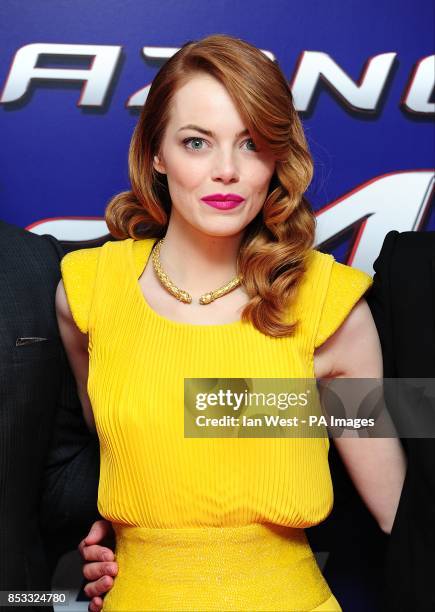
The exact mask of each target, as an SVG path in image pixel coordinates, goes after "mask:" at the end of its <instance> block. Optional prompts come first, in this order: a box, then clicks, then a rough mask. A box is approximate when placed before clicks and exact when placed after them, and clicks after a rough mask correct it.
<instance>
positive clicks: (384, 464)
mask: <svg viewBox="0 0 435 612" xmlns="http://www.w3.org/2000/svg"><path fill="white" fill-rule="evenodd" d="M314 364H315V373H316V377H317V378H329V377H331V378H367V379H370V378H373V379H381V378H382V376H383V372H382V352H381V346H380V342H379V337H378V333H377V331H376V326H375V324H374V321H373V318H372V315H371V312H370V309H369V307H368V305H367V302H366V301H365V300H364V299H361V300H359V302H358V303H357V304H356V306H355V307H354V308H353V309H352V311H351V312H350V314H349V316H348V317H347V318H346V320H345V321H344V323H343V324H342V325H341V326H340V328H339V329H338V330H337V331H336V332H335V333H334V334H333V335H332V336H331V337H330V338H328V340H326V342H324V344H322V346H320V347H319V348H318V349H317V351H316V353H315V356H314ZM361 386H362V387H363V386H364V385H361ZM354 399H358V398H354ZM361 399H363V397H361ZM383 418H387V419H388V418H389V417H388V415H384V417H383ZM334 442H335V445H336V447H337V449H338V451H339V453H340V455H341V458H342V460H343V463H344V464H345V466H346V468H347V470H348V472H349V474H350V477H351V478H352V480H353V482H354V484H355V487H356V489H357V490H358V492H359V494H360V495H361V497H362V499H363V500H364V502H365V503H366V505H367V507H368V508H369V510H370V511H371V513H372V514H373V516H374V517H375V518H376V520H377V522H378V524H379V526H380V528H381V529H382V530H383V531H384V532H385V533H390V532H391V528H392V526H393V522H394V517H395V515H396V510H397V506H398V504H399V499H400V494H401V491H402V486H403V481H404V478H405V472H406V460H405V454H404V452H403V449H402V446H401V444H400V441H399V439H398V438H358V439H355V438H349V437H346V438H335V439H334Z"/></svg>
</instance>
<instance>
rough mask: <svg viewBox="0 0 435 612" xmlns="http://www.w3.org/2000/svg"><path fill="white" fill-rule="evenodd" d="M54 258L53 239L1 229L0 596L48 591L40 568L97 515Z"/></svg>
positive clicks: (94, 460) (90, 440)
mask: <svg viewBox="0 0 435 612" xmlns="http://www.w3.org/2000/svg"><path fill="white" fill-rule="evenodd" d="M62 256H63V250H62V248H61V247H60V245H59V243H58V242H57V241H56V240H55V239H54V238H53V237H51V236H37V235H35V234H32V233H30V232H27V231H25V230H23V229H21V228H17V227H14V226H11V225H7V224H6V223H3V222H1V221H0V590H23V589H28V590H32V589H37V590H44V589H48V588H49V586H50V571H49V562H50V561H51V565H52V566H54V563H55V561H56V560H57V556H58V555H59V554H61V553H62V552H64V551H66V550H68V549H70V548H75V547H76V546H77V544H78V542H79V540H80V538H81V537H83V535H85V534H86V532H87V529H88V528H89V525H90V524H91V522H92V521H93V520H94V519H95V518H96V516H97V512H96V496H97V483H98V466H99V453H98V444H97V438H96V437H95V436H93V435H92V434H90V433H89V432H88V431H87V429H86V426H85V424H84V421H83V418H82V413H81V407H80V403H79V400H78V397H77V394H76V387H75V382H74V380H73V377H72V374H71V371H70V369H69V367H68V364H67V360H66V356H65V353H64V350H63V347H62V344H61V341H60V337H59V331H58V327H57V323H56V317H55V310H54V296H55V290H56V286H57V283H58V281H59V278H60V270H59V261H60V259H61V257H62ZM26 338H27V339H26ZM38 338H39V340H38ZM50 449H51V450H50ZM41 525H42V527H41ZM44 544H45V546H44ZM39 609H41V608H39Z"/></svg>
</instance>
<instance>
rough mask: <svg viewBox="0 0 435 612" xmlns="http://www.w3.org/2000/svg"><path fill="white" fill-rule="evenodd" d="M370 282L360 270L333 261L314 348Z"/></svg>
mask: <svg viewBox="0 0 435 612" xmlns="http://www.w3.org/2000/svg"><path fill="white" fill-rule="evenodd" d="M372 283H373V279H372V277H371V276H369V275H368V274H366V273H365V272H363V271H362V270H358V269H357V268H352V267H350V266H347V265H344V264H341V263H338V262H337V261H335V260H334V261H333V263H332V267H331V274H330V276H329V281H328V285H327V289H326V296H325V300H324V302H323V308H322V311H321V315H320V321H319V326H318V328H317V334H316V338H315V343H314V346H315V348H317V347H318V346H320V345H321V344H323V343H324V342H325V340H327V339H328V338H329V337H330V336H332V334H333V333H334V332H335V331H336V330H337V329H338V328H339V327H340V325H341V324H342V323H343V322H344V320H345V318H346V317H347V315H348V314H349V313H350V311H351V310H352V308H353V307H354V306H355V304H356V303H357V302H358V300H359V299H360V298H361V297H362V296H363V295H364V293H365V292H366V291H367V289H369V287H370V286H371V285H372Z"/></svg>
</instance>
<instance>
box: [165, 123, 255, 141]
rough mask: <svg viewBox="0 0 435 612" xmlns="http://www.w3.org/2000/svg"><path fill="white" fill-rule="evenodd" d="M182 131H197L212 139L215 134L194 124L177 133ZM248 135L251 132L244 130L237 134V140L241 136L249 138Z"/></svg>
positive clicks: (182, 128)
mask: <svg viewBox="0 0 435 612" xmlns="http://www.w3.org/2000/svg"><path fill="white" fill-rule="evenodd" d="M181 130H196V131H197V132H201V134H205V135H206V136H210V137H211V138H213V137H214V133H213V132H212V131H210V130H206V129H205V128H202V127H199V125H193V124H192V123H189V125H183V127H181V128H180V129H179V130H177V131H178V132H181ZM248 134H249V130H247V129H246V130H242V131H241V132H239V133H238V134H236V138H240V136H247V135H248Z"/></svg>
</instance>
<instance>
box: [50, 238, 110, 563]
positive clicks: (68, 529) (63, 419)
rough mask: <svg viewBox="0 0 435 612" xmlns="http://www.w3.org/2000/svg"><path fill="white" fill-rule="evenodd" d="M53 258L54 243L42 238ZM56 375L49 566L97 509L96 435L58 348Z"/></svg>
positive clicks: (83, 530) (76, 539) (83, 531)
mask: <svg viewBox="0 0 435 612" xmlns="http://www.w3.org/2000/svg"><path fill="white" fill-rule="evenodd" d="M47 239H48V240H50V242H51V243H52V245H53V247H54V248H55V249H56V252H57V253H58V255H59V257H62V256H63V251H62V249H61V247H60V245H59V243H58V242H57V241H56V240H55V239H54V238H52V237H47ZM61 359H62V368H61V372H62V380H61V385H60V393H59V398H58V405H57V409H56V420H55V423H54V428H53V435H52V439H51V445H50V448H49V452H48V455H47V460H46V465H45V475H44V482H43V490H42V496H41V506H40V521H41V528H42V533H43V536H44V542H45V546H46V551H47V556H48V558H49V562H50V566H51V570H52V571H53V570H54V568H55V566H56V563H57V560H58V558H59V556H60V555H62V554H63V553H64V552H67V551H68V550H72V549H74V548H76V547H77V545H78V544H79V542H80V540H81V539H82V538H83V537H84V536H85V535H86V534H87V531H88V529H89V527H90V525H91V523H92V522H93V521H94V520H97V519H98V518H100V515H99V514H98V511H97V489H98V477H99V446H98V438H97V436H96V435H95V434H92V433H90V432H89V430H88V429H87V426H86V424H85V421H84V418H83V415H82V407H81V404H80V400H79V398H78V394H77V390H76V383H75V380H74V376H73V374H72V372H71V369H70V367H69V364H68V360H67V357H66V354H65V352H64V351H62V355H61Z"/></svg>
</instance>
